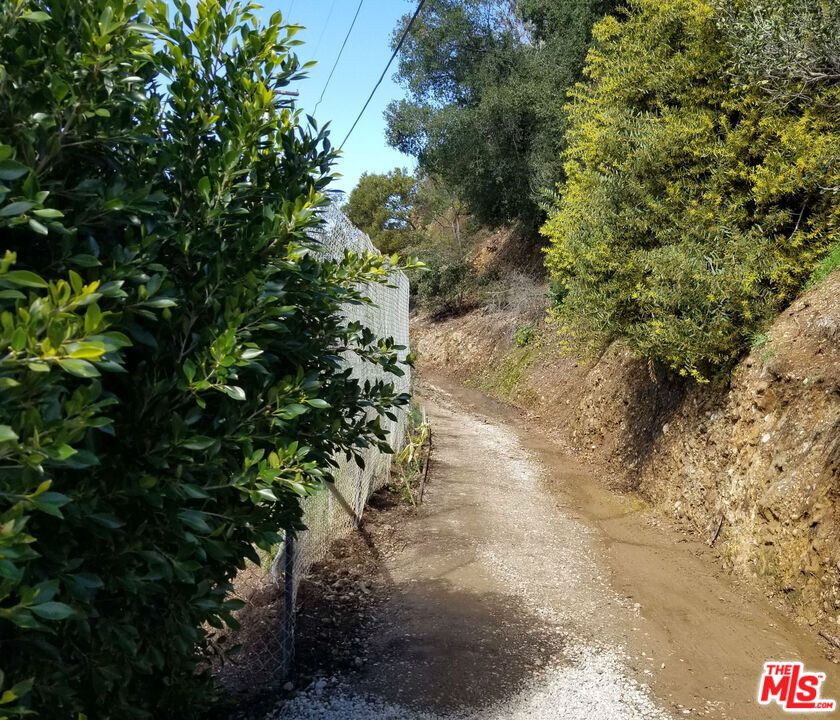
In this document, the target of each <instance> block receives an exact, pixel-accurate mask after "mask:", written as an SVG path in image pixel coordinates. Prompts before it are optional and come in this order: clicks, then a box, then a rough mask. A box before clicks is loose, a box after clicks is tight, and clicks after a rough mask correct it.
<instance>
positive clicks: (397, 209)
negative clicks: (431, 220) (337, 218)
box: [344, 168, 417, 254]
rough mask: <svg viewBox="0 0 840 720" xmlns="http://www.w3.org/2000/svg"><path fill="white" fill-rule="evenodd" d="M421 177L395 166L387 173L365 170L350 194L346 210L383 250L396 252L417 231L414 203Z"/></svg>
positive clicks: (357, 225)
mask: <svg viewBox="0 0 840 720" xmlns="http://www.w3.org/2000/svg"><path fill="white" fill-rule="evenodd" d="M416 198H417V180H416V179H415V178H414V177H412V176H411V175H409V174H408V173H407V172H406V171H405V170H400V168H394V169H393V170H392V171H391V172H387V173H384V174H375V173H364V174H363V175H362V177H361V178H360V179H359V184H358V185H356V187H355V188H354V189H353V191H352V192H351V193H350V200H349V202H348V203H347V205H346V206H345V208H344V210H345V212H346V213H347V217H348V218H350V222H352V223H353V224H354V225H355V226H356V227H358V228H359V229H360V230H362V231H363V232H365V233H367V234H368V236H369V237H370V239H371V241H372V242H373V244H374V245H375V246H376V247H377V249H379V250H381V251H382V252H383V253H386V254H390V253H393V252H396V251H398V250H400V249H402V248H403V247H405V246H406V245H407V244H408V243H410V242H411V241H412V239H413V238H414V236H415V231H416V230H417V221H416V218H415V214H414V203H415V201H416Z"/></svg>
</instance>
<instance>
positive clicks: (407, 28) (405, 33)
mask: <svg viewBox="0 0 840 720" xmlns="http://www.w3.org/2000/svg"><path fill="white" fill-rule="evenodd" d="M425 4H426V0H420V2H419V3H418V4H417V9H416V10H415V11H414V15H412V16H411V20H409V21H408V25H406V26H405V30H403V34H402V37H401V38H400V41H399V42H398V43H397V47H395V48H394V52H392V53H391V59H390V60H388V64H387V65H386V66H385V69H384V70H383V71H382V74H381V75H380V76H379V80H377V81H376V85H374V86H373V90H371V91H370V95H369V96H368V99H367V100H365V104H364V105H363V106H362V109H361V110H360V111H359V115H358V117H357V118H356V119H355V120H354V121H353V125H352V127H351V128H350V131H349V132H348V133H347V135H346V136H345V138H344V140H343V141H342V142H341V145H339V147H338V149H339V150H341V149H342V148H343V147H344V143H346V142H347V140H348V138H349V137H350V135H351V133H352V132H353V131H354V130H355V129H356V125H358V124H359V120H361V119H362V115H364V114H365V110H367V106H368V105H369V104H370V101H371V100H373V95H374V93H375V92H376V91H377V89H378V88H379V86H380V85H381V84H382V80H383V79H384V78H385V73H387V72H388V68H389V67H391V63H392V62H394V58H395V57H397V53H398V52H399V51H400V48H401V47H402V45H403V43H404V42H405V39H406V37H408V33H409V31H410V30H411V26H412V25H414V21H415V20H416V19H417V16H418V15H419V14H420V11H421V10H422V9H423V5H425Z"/></svg>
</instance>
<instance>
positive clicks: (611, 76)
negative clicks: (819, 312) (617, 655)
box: [544, 0, 840, 380]
mask: <svg viewBox="0 0 840 720" xmlns="http://www.w3.org/2000/svg"><path fill="white" fill-rule="evenodd" d="M594 37H595V41H594V47H593V49H592V50H591V51H590V54H589V57H588V61H587V67H586V74H587V76H588V82H587V83H586V84H585V85H581V86H580V87H579V88H578V89H577V90H576V91H575V93H574V99H573V102H572V103H571V105H570V107H569V110H568V112H569V116H570V119H571V127H570V130H569V133H568V138H569V148H568V150H567V152H566V154H565V159H566V177H567V181H566V183H565V186H564V188H563V192H562V193H561V196H560V198H559V200H558V202H557V204H556V207H555V209H554V210H553V211H552V213H551V217H550V219H549V221H548V222H547V223H546V225H545V227H544V232H545V233H546V235H547V236H548V237H549V239H550V241H551V249H550V252H549V257H548V263H549V267H550V271H551V274H552V276H553V278H554V280H555V281H556V282H558V283H559V284H560V285H561V286H562V288H563V293H562V295H563V297H562V300H561V302H560V306H559V308H558V313H559V316H560V318H561V320H562V324H563V327H564V328H566V330H567V331H568V332H569V333H571V334H572V335H573V336H575V337H577V338H579V339H581V340H582V341H584V342H590V341H595V342H598V343H603V342H609V341H611V340H613V339H617V338H620V339H622V340H624V341H625V342H626V343H627V344H628V345H629V346H630V348H631V349H632V350H633V351H634V352H635V353H636V354H637V355H640V356H642V357H646V358H650V359H652V360H654V361H657V362H660V363H661V364H663V365H665V366H667V367H669V368H671V369H673V370H675V371H677V372H679V373H681V374H690V375H692V376H694V377H696V378H698V379H701V380H702V379H706V378H708V377H710V376H711V375H714V374H716V373H719V372H722V371H726V370H727V369H728V368H730V367H731V366H732V364H733V363H734V362H735V360H736V359H737V358H738V356H739V355H740V353H741V352H742V351H743V350H744V348H745V347H746V346H747V344H748V342H749V341H748V338H749V336H750V335H751V334H752V333H754V332H756V331H759V330H761V329H762V328H763V327H764V326H765V324H766V323H767V322H769V321H770V319H771V318H772V317H773V316H774V315H775V314H776V313H777V312H778V311H779V310H780V309H781V308H782V307H784V305H785V304H786V303H787V302H789V301H790V300H791V298H792V297H794V296H795V295H796V293H797V292H799V290H800V289H801V288H802V286H803V284H804V282H805V281H806V280H807V278H808V277H809V275H810V273H811V270H812V268H813V267H814V265H815V263H816V262H817V261H819V259H820V258H821V257H822V256H823V255H824V254H825V252H826V250H827V249H828V247H830V245H831V242H832V239H833V237H834V234H835V233H836V232H837V230H838V223H840V207H838V205H837V203H836V202H835V201H834V200H833V198H832V197H831V196H830V194H827V193H824V192H822V191H821V188H824V187H830V186H834V185H837V184H838V180H840V177H838V174H839V173H840V171H839V170H838V169H837V166H836V164H835V163H834V162H832V160H831V158H833V157H836V156H837V151H838V146H840V137H838V133H837V127H838V120H840V110H839V109H838V108H840V105H838V103H837V95H836V93H835V95H834V97H833V101H832V102H831V103H826V104H824V105H816V104H812V105H809V106H807V107H804V108H801V109H800V108H795V107H791V106H790V105H787V104H784V103H780V102H777V101H773V100H772V98H768V96H767V94H766V93H764V92H763V91H762V89H761V87H760V86H758V85H754V84H753V85H744V84H742V83H740V82H738V81H737V79H736V78H735V76H734V75H733V72H732V69H733V56H732V53H731V46H730V44H729V43H728V41H727V37H726V36H725V35H724V33H722V31H721V29H720V25H719V23H718V16H717V15H716V12H715V6H714V5H713V3H712V2H711V1H707V0H632V2H630V3H629V10H628V12H627V13H626V15H625V16H624V17H623V18H622V19H617V18H613V17H609V18H606V19H604V20H603V21H602V22H601V23H599V24H598V25H597V26H596V27H595V31H594Z"/></svg>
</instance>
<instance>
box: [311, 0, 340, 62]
mask: <svg viewBox="0 0 840 720" xmlns="http://www.w3.org/2000/svg"><path fill="white" fill-rule="evenodd" d="M333 10H335V0H332V2H331V3H330V11H329V12H328V13H327V19H326V20H325V21H324V27H323V28H321V34H320V35H319V36H318V42H317V43H315V49H314V50H313V51H312V56H313V57H318V49H319V48H320V47H321V40H323V39H324V33H325V32H327V28H328V27H329V25H330V18H331V17H332V14H333Z"/></svg>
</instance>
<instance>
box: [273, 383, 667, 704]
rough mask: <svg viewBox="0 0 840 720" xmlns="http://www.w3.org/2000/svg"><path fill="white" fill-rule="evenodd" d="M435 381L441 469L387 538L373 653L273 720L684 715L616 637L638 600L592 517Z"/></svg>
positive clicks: (499, 426)
mask: <svg viewBox="0 0 840 720" xmlns="http://www.w3.org/2000/svg"><path fill="white" fill-rule="evenodd" d="M432 395H433V398H434V400H433V402H430V403H429V405H428V410H429V412H430V415H431V417H432V422H433V423H434V428H435V440H436V442H435V454H434V462H433V465H432V472H431V477H430V483H429V486H428V489H427V493H426V499H425V503H424V505H423V506H422V507H421V509H420V511H419V512H418V513H417V514H416V515H415V516H412V517H410V518H408V519H407V520H406V521H405V522H403V524H402V525H401V526H400V527H399V528H398V529H397V531H398V533H399V535H400V537H401V538H402V540H403V541H404V542H403V543H401V544H400V545H399V546H396V547H390V548H385V549H384V550H383V552H382V562H383V564H384V567H385V570H386V572H387V575H388V578H389V583H390V586H391V590H390V592H389V593H388V596H387V597H386V599H385V600H384V602H383V603H382V604H381V605H380V606H379V608H378V609H377V611H376V613H377V616H376V622H375V623H374V630H373V631H371V632H369V633H368V636H367V637H364V638H359V643H360V646H363V647H364V648H365V652H364V655H365V657H366V658H367V661H366V662H365V665H364V667H363V668H361V669H360V670H358V671H353V672H350V673H346V674H339V675H333V676H329V675H327V676H325V677H324V678H322V679H320V680H318V681H316V682H314V683H312V684H311V685H310V686H309V687H308V688H306V689H304V690H302V691H301V692H300V693H298V694H297V695H296V696H295V697H293V698H291V699H289V700H286V701H284V702H283V703H281V704H280V705H279V706H278V707H277V708H275V710H273V711H272V712H271V713H269V714H268V715H267V716H266V718H265V720H305V719H309V718H312V719H314V718H322V719H324V720H339V719H341V720H346V719H352V718H368V719H371V720H380V719H381V720H385V719H386V718H388V719H393V720H402V719H405V720H426V719H428V720H444V719H451V720H461V719H462V720H472V719H474V718H475V719H478V718H482V719H483V720H484V719H486V720H518V719H519V718H532V719H545V720H549V719H554V718H556V719H557V720H560V719H562V720H578V719H580V720H584V719H586V720H589V719H594V718H598V719H603V720H634V719H641V718H649V719H651V720H653V719H655V720H664V719H666V718H671V717H673V716H672V715H670V714H668V713H666V712H665V711H664V710H663V709H662V708H661V707H659V706H658V704H657V703H656V702H655V701H654V700H653V699H651V696H650V691H649V687H648V685H647V683H646V681H645V677H647V676H652V674H653V672H654V670H653V669H646V670H644V671H642V670H639V669H638V668H636V670H635V671H631V670H630V669H629V668H628V664H627V662H628V659H629V655H628V651H627V650H625V648H624V647H623V646H622V644H621V643H620V641H618V640H616V638H617V637H618V634H617V633H616V632H614V631H613V629H614V628H616V627H627V626H630V625H633V624H634V622H637V618H638V614H639V610H638V606H634V605H633V604H632V603H628V602H627V601H626V598H625V597H622V596H620V595H618V594H617V593H615V592H614V591H613V589H612V588H611V587H610V585H609V583H608V581H607V580H606V579H605V578H606V577H607V573H606V572H605V570H604V568H603V567H602V566H601V564H600V561H599V557H598V552H597V543H596V541H595V540H594V539H593V538H592V534H593V532H594V531H593V530H592V529H591V528H590V527H588V526H587V524H585V523H584V522H583V521H581V519H579V518H578V517H577V515H576V513H575V512H574V511H573V510H572V509H570V508H565V507H563V506H562V505H561V504H559V503H558V501H557V499H556V498H555V497H554V496H552V495H551V494H550V493H549V491H548V490H547V488H546V486H545V477H544V476H545V474H546V469H545V467H544V466H543V465H542V464H541V462H540V460H539V458H537V457H536V456H535V455H533V454H532V453H530V452H528V451H526V450H525V449H524V448H523V446H522V444H521V443H520V441H519V440H518V438H517V435H516V433H515V432H514V431H513V430H512V429H511V428H509V427H507V426H506V425H505V424H504V423H502V422H496V421H489V420H488V419H485V418H483V417H481V415H480V414H474V413H470V412H467V411H464V410H463V409H461V408H460V407H459V406H458V404H457V403H456V402H454V401H453V399H452V398H451V397H450V396H449V395H448V394H447V393H446V392H445V391H443V390H441V389H440V388H434V387H433V388H432ZM555 470H556V469H553V472H554V471H555ZM636 665H638V663H636Z"/></svg>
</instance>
